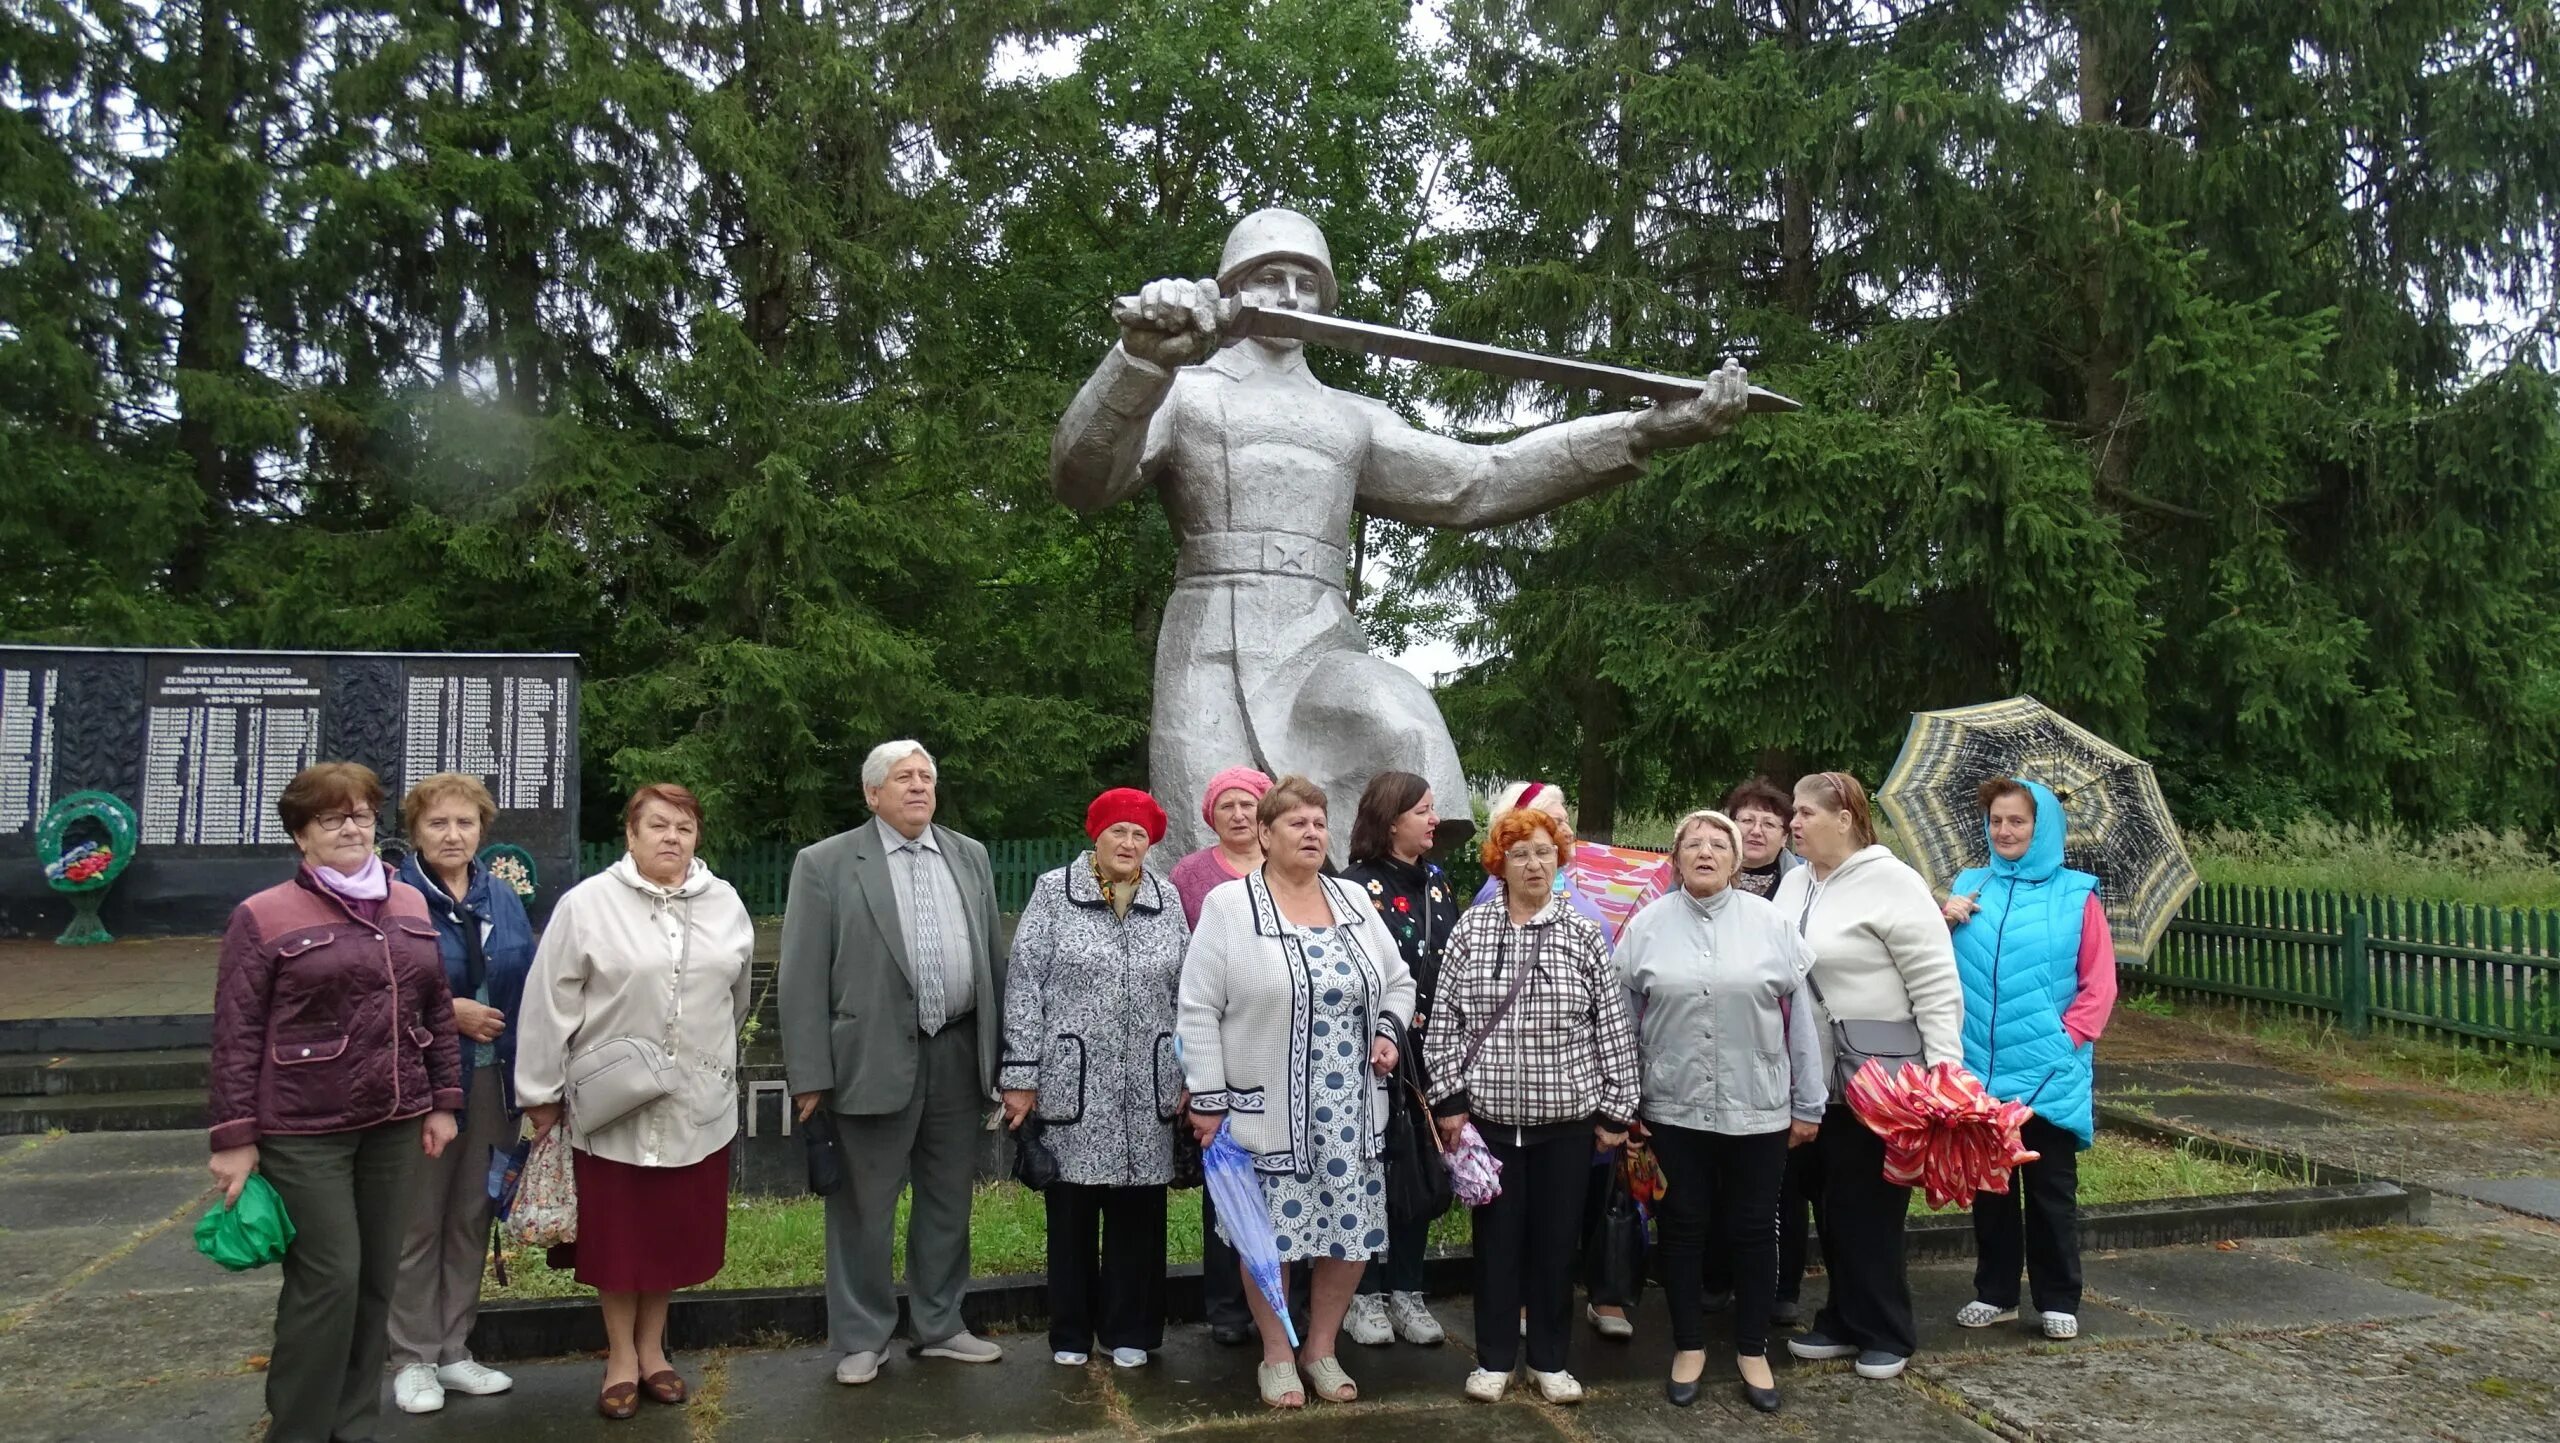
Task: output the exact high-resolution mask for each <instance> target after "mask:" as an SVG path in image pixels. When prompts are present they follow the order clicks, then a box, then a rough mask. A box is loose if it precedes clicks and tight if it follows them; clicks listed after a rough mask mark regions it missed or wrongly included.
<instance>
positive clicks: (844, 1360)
mask: <svg viewBox="0 0 2560 1443" xmlns="http://www.w3.org/2000/svg"><path fill="white" fill-rule="evenodd" d="M879 1376H880V1355H879V1354H877V1353H870V1352H863V1353H847V1354H845V1355H844V1356H843V1357H841V1358H838V1359H836V1381H837V1382H839V1383H842V1384H844V1385H845V1386H847V1387H856V1386H859V1385H861V1384H864V1383H868V1382H870V1381H871V1380H872V1379H874V1378H877V1377H879Z"/></svg>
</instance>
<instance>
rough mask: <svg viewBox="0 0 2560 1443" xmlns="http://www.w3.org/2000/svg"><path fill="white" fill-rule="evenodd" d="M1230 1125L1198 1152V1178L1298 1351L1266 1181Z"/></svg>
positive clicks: (1222, 1124)
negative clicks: (1264, 1192) (1265, 1192)
mask: <svg viewBox="0 0 2560 1443" xmlns="http://www.w3.org/2000/svg"><path fill="white" fill-rule="evenodd" d="M1229 1129H1230V1124H1229V1123H1228V1122H1226V1121H1224V1120H1222V1121H1220V1122H1219V1124H1218V1135H1217V1136H1215V1137H1213V1138H1211V1139H1209V1145H1208V1146H1207V1147H1204V1148H1202V1149H1200V1174H1201V1178H1202V1183H1203V1185H1204V1186H1205V1187H1207V1188H1208V1190H1209V1197H1210V1200H1211V1201H1213V1202H1215V1203H1216V1204H1217V1208H1218V1225H1219V1227H1220V1228H1221V1229H1223V1230H1224V1231H1225V1233H1226V1235H1227V1241H1228V1243H1230V1244H1231V1245H1233V1246H1234V1248H1235V1250H1236V1256H1237V1257H1238V1258H1240V1259H1242V1260H1243V1262H1244V1267H1245V1271H1246V1272H1247V1273H1250V1274H1252V1276H1253V1285H1254V1286H1255V1287H1257V1288H1260V1289H1261V1290H1262V1296H1263V1299H1264V1301H1266V1302H1268V1303H1270V1304H1271V1311H1272V1312H1273V1313H1275V1314H1277V1315H1278V1316H1279V1319H1280V1330H1281V1331H1282V1332H1284V1333H1286V1334H1288V1335H1289V1346H1290V1347H1292V1348H1295V1347H1297V1346H1298V1328H1297V1325H1296V1324H1295V1323H1293V1322H1291V1321H1290V1320H1289V1283H1288V1280H1287V1279H1286V1278H1283V1277H1282V1276H1281V1275H1280V1239H1279V1237H1278V1235H1277V1234H1275V1233H1274V1232H1273V1231H1272V1228H1271V1206H1270V1204H1269V1203H1267V1202H1265V1201H1264V1200H1263V1196H1262V1179H1261V1178H1260V1177H1258V1176H1256V1175H1255V1173H1254V1170H1253V1159H1252V1158H1250V1157H1248V1156H1246V1155H1245V1150H1244V1149H1243V1148H1241V1147H1239V1146H1237V1145H1236V1140H1235V1138H1234V1137H1233V1136H1231V1135H1230V1131H1229Z"/></svg>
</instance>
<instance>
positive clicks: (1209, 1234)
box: [1172, 767, 1271, 1348]
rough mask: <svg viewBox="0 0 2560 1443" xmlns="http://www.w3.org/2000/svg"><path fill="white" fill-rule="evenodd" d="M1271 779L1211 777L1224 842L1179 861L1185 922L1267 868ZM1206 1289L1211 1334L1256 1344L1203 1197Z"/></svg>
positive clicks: (1237, 774) (1231, 1253)
mask: <svg viewBox="0 0 2560 1443" xmlns="http://www.w3.org/2000/svg"><path fill="white" fill-rule="evenodd" d="M1269 790H1271V778H1269V777H1267V776H1264V775H1263V774H1262V773H1260V772H1257V771H1255V770H1254V769H1253V768H1251V767H1229V768H1227V769H1226V770H1225V771H1223V772H1220V773H1218V774H1217V775H1216V776H1214V777H1211V778H1210V779H1209V789H1208V790H1207V791H1205V792H1202V793H1201V794H1200V816H1201V819H1202V820H1204V821H1206V822H1207V823H1208V824H1209V830H1210V831H1211V832H1212V833H1214V834H1216V836H1217V838H1218V840H1217V842H1216V843H1215V844H1214V845H1211V846H1206V847H1202V848H1201V849H1200V850H1199V851H1196V852H1194V853H1192V854H1191V855H1190V856H1188V857H1185V858H1183V859H1182V860H1181V861H1179V862H1176V863H1174V866H1173V873H1172V881H1173V890H1174V892H1175V893H1176V894H1177V895H1179V896H1180V897H1181V898H1182V923H1183V925H1184V926H1186V927H1197V926H1199V925H1200V904H1201V903H1203V902H1205V901H1207V900H1209V894H1210V893H1211V892H1214V891H1216V890H1217V889H1218V888H1220V887H1223V886H1225V885H1226V884H1227V883H1229V882H1232V881H1235V880H1236V879H1237V878H1239V877H1242V876H1243V875H1244V874H1245V873H1247V872H1250V871H1252V870H1253V869H1254V868H1256V867H1259V866H1261V865H1262V822H1261V820H1260V819H1259V818H1258V817H1257V816H1256V815H1255V813H1256V812H1257V811H1258V810H1259V809H1260V807H1261V805H1262V794H1263V793H1264V792H1267V791H1269ZM1200 1210H1201V1216H1200V1250H1201V1257H1200V1291H1201V1293H1202V1294H1203V1296H1204V1298H1205V1299H1206V1303H1207V1308H1206V1311H1207V1312H1208V1315H1209V1336H1210V1337H1212V1338H1214V1339H1216V1340H1217V1341H1218V1342H1220V1343H1223V1344H1225V1345H1227V1346H1228V1347H1231V1348H1232V1347H1239V1346H1242V1345H1243V1344H1246V1343H1249V1342H1252V1341H1253V1314H1252V1312H1251V1311H1250V1310H1249V1309H1248V1308H1247V1307H1246V1305H1245V1300H1244V1282H1243V1276H1242V1274H1240V1273H1238V1272H1237V1271H1236V1253H1235V1249H1233V1248H1231V1247H1228V1246H1227V1242H1226V1239H1224V1238H1222V1237H1220V1236H1218V1229H1217V1209H1216V1208H1214V1207H1212V1206H1211V1205H1210V1203H1209V1195H1208V1194H1207V1193H1205V1192H1204V1193H1202V1194H1201V1195H1200Z"/></svg>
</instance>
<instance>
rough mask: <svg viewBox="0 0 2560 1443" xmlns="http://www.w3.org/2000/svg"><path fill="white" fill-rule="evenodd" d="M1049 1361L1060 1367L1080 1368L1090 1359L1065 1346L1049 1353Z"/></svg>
mask: <svg viewBox="0 0 2560 1443" xmlns="http://www.w3.org/2000/svg"><path fill="white" fill-rule="evenodd" d="M1049 1361H1050V1362H1052V1363H1055V1364H1057V1365H1058V1366H1059V1367H1061V1368H1081V1367H1083V1366H1084V1365H1085V1364H1086V1363H1087V1362H1089V1361H1091V1360H1090V1359H1088V1358H1087V1357H1086V1356H1085V1355H1084V1354H1082V1353H1078V1352H1073V1351H1070V1350H1069V1349H1066V1348H1060V1349H1059V1350H1058V1351H1056V1352H1054V1353H1051V1354H1050V1355H1049Z"/></svg>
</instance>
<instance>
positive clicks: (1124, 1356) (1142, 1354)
mask: <svg viewBox="0 0 2560 1443" xmlns="http://www.w3.org/2000/svg"><path fill="white" fill-rule="evenodd" d="M1111 1366H1112V1367H1115V1368H1143V1367H1145V1366H1147V1350H1146V1349H1144V1348H1114V1349H1112V1350H1111Z"/></svg>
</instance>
